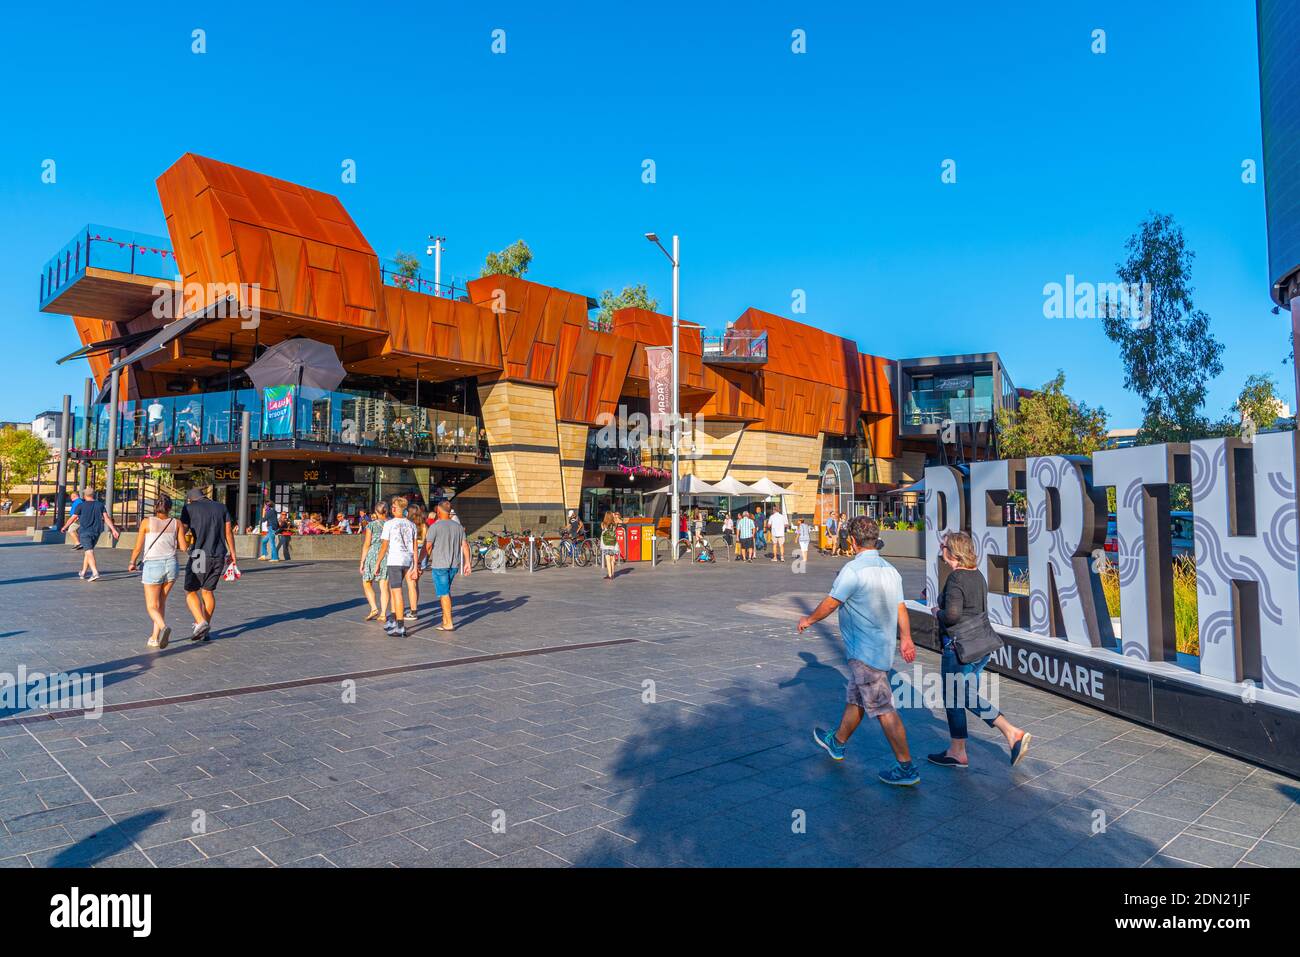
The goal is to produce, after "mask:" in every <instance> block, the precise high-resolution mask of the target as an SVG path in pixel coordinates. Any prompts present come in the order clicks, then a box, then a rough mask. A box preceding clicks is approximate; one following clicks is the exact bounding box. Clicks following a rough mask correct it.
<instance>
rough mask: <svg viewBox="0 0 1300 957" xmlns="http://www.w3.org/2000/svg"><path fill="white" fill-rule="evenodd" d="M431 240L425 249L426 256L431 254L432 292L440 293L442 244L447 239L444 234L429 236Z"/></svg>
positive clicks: (436, 294)
mask: <svg viewBox="0 0 1300 957" xmlns="http://www.w3.org/2000/svg"><path fill="white" fill-rule="evenodd" d="M429 239H430V240H431V242H430V243H429V245H428V247H427V248H426V249H425V251H424V254H425V255H426V256H433V294H434V295H435V296H441V295H442V244H443V243H445V242H446V241H447V237H446V236H430V237H429Z"/></svg>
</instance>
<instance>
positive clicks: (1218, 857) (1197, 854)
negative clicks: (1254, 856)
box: [1160, 834, 1246, 867]
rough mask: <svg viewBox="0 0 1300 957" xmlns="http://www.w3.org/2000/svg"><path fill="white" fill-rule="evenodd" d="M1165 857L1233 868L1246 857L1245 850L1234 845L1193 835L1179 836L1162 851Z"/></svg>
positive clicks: (1209, 865)
mask: <svg viewBox="0 0 1300 957" xmlns="http://www.w3.org/2000/svg"><path fill="white" fill-rule="evenodd" d="M1160 853H1161V855H1163V856H1165V857H1174V858H1177V859H1179V860H1183V861H1190V862H1191V863H1193V864H1202V865H1204V866H1206V867H1232V866H1233V865H1234V864H1236V863H1237V861H1239V860H1241V858H1242V857H1243V856H1245V853H1246V851H1245V849H1244V848H1241V847H1237V846H1234V845H1232V844H1224V843H1221V842H1219V841H1212V840H1207V839H1205V838H1203V837H1197V836H1194V835H1191V834H1179V835H1178V836H1177V837H1175V838H1174V839H1173V840H1172V841H1170V842H1169V843H1168V844H1166V845H1165V846H1164V848H1163V849H1161V851H1160Z"/></svg>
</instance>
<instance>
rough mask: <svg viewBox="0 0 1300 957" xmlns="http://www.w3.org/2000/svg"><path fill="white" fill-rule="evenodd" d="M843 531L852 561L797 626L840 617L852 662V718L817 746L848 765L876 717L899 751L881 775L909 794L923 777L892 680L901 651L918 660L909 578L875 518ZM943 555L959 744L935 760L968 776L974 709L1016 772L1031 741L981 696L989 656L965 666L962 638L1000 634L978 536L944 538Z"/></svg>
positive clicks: (950, 704) (941, 623)
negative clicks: (991, 615) (971, 632)
mask: <svg viewBox="0 0 1300 957" xmlns="http://www.w3.org/2000/svg"><path fill="white" fill-rule="evenodd" d="M842 528H843V532H844V537H845V540H846V548H847V551H848V553H849V554H850V555H852V559H851V560H850V561H848V562H847V563H846V564H845V565H844V567H843V568H841V569H840V571H839V574H838V575H836V577H835V582H834V583H833V584H832V585H831V589H830V593H829V594H828V595H827V596H826V597H825V598H823V599H822V600H821V603H820V604H818V606H817V607H816V609H814V610H813V612H812V613H811V614H809V615H805V616H804V617H802V618H800V619H799V624H798V631H799V632H800V633H802V632H804V631H806V630H807V629H808V628H809V627H811V626H812V625H813V624H815V623H817V622H819V621H821V620H823V619H825V618H827V617H829V616H830V615H831V613H832V612H836V613H838V620H839V627H840V636H841V638H842V640H843V641H844V649H845V656H846V657H847V658H848V668H849V680H848V683H847V685H846V688H845V705H844V710H843V712H842V714H841V715H840V718H839V721H838V722H837V723H836V724H835V725H834V726H831V727H825V728H823V727H816V728H814V729H813V740H814V741H816V743H817V744H818V745H820V746H821V747H822V748H823V749H825V751H826V752H827V754H829V755H830V756H831V758H833V759H834V760H836V761H843V760H844V758H845V753H846V749H847V746H848V742H849V739H850V738H851V737H852V736H853V733H854V732H855V731H856V730H857V729H858V726H859V725H860V724H861V722H862V719H863V718H864V717H867V718H874V719H876V721H877V723H878V724H879V725H880V729H881V731H882V732H883V733H884V735H885V739H886V740H887V741H888V742H889V746H890V748H891V749H892V751H893V753H894V764H893V765H892V766H890V767H888V768H885V769H884V770H882V771H881V772H880V774H879V778H880V780H881V781H883V782H884V783H885V784H892V785H898V786H903V787H910V786H912V785H915V784H918V783H920V780H921V775H920V772H919V771H918V770H917V767H916V765H915V764H914V763H913V761H912V755H911V751H910V750H909V748H908V743H907V732H906V730H905V729H904V727H903V721H902V719H901V718H900V717H899V715H898V710H897V707H896V704H895V700H894V691H893V687H892V686H891V684H890V677H889V676H890V671H891V668H892V666H893V661H894V652H895V647H897V651H898V653H899V655H901V657H902V659H903V661H905V662H907V663H908V664H911V663H912V662H914V661H915V660H916V646H915V644H914V643H913V641H912V630H911V621H910V619H909V617H908V613H907V606H906V604H905V603H904V600H903V580H902V576H900V575H899V573H898V570H897V569H895V568H894V566H893V565H891V564H890V563H889V562H887V561H886V560H885V559H884V558H882V557H881V555H880V552H879V549H878V545H879V539H880V530H879V526H878V525H877V524H876V521H875V520H874V519H871V518H867V517H866V516H858V517H855V518H853V519H849V520H847V521H846V522H845V523H844V525H843V526H842ZM942 557H943V561H944V562H945V563H946V565H947V566H948V569H949V573H948V576H947V580H946V581H945V583H944V587H943V593H942V595H941V597H940V600H939V602H938V603H937V604H936V605H935V606H934V608H933V614H934V615H935V618H936V623H937V625H938V627H939V629H940V636H941V640H942V649H943V654H942V659H941V665H940V668H941V672H942V677H943V679H944V680H943V689H944V711H945V714H946V716H947V721H948V732H949V739H950V740H949V745H948V748H947V749H946V750H944V751H941V752H938V753H935V754H931V755H929V756H928V760H929V761H930V763H931V764H934V765H937V766H939V767H943V768H950V769H958V770H959V769H963V768H966V767H968V766H969V763H970V758H969V755H968V753H967V750H966V740H967V730H966V711H968V710H969V711H972V712H973V713H974V714H975V715H976V716H977V717H979V718H980V719H981V720H983V721H984V722H985V723H986V724H988V726H989V727H991V728H994V729H995V730H997V731H999V732H1000V733H1001V734H1002V736H1003V737H1004V738H1005V740H1006V742H1007V746H1008V748H1009V750H1010V754H1011V764H1012V765H1015V764H1018V763H1019V762H1020V761H1021V759H1023V758H1024V756H1025V754H1026V753H1027V752H1028V750H1029V745H1030V741H1031V738H1032V736H1031V735H1030V734H1029V733H1028V732H1026V731H1023V730H1021V729H1020V728H1018V727H1016V726H1015V725H1013V724H1012V723H1011V722H1010V721H1009V720H1007V717H1006V716H1005V715H1004V714H1002V713H1001V712H1000V711H999V710H998V709H997V707H996V706H995V705H994V704H993V703H992V702H990V701H988V700H987V699H986V698H984V696H983V695H982V694H981V693H980V690H979V678H980V675H981V674H982V673H983V671H984V668H985V666H986V665H987V664H988V662H989V657H990V654H988V653H985V654H982V655H980V656H978V657H976V658H974V659H973V660H966V661H963V660H961V659H962V658H963V654H962V651H963V646H962V644H961V642H960V641H959V639H958V636H959V635H965V634H966V633H967V631H968V629H969V628H970V626H975V627H976V628H979V627H984V628H988V629H989V630H990V631H991V627H990V626H989V624H988V599H987V596H988V589H987V586H986V585H985V582H984V577H983V575H981V574H980V573H979V571H978V570H977V568H976V555H975V547H974V544H973V542H972V540H971V537H970V535H968V534H966V533H965V532H957V533H949V534H947V535H945V536H944V539H943V543H942Z"/></svg>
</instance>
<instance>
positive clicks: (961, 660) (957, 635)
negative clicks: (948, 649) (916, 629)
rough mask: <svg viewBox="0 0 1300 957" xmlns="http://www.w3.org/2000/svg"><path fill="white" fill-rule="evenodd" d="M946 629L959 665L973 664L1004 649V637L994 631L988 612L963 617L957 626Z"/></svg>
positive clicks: (949, 626) (948, 626)
mask: <svg viewBox="0 0 1300 957" xmlns="http://www.w3.org/2000/svg"><path fill="white" fill-rule="evenodd" d="M945 627H946V629H947V631H948V638H949V639H950V640H951V643H952V653H953V654H954V655H956V656H957V663H958V664H963V665H969V664H973V663H974V662H976V661H979V660H980V659H981V658H983V657H984V656H985V655H991V654H993V652H995V651H997V650H998V649H999V648H1001V647H1002V636H1001V635H999V634H998V633H997V632H996V631H994V630H993V626H992V625H991V624H990V623H989V615H988V612H980V613H979V614H973V615H971V616H970V617H969V618H968V617H966V616H965V615H963V616H962V617H961V618H960V619H959V620H958V621H957V623H956V624H955V625H946V626H945Z"/></svg>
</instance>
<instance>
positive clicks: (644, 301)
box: [596, 282, 659, 331]
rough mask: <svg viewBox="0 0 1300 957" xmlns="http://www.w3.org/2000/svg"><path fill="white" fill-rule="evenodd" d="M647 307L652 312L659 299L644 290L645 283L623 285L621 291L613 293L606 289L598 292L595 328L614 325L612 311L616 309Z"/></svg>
mask: <svg viewBox="0 0 1300 957" xmlns="http://www.w3.org/2000/svg"><path fill="white" fill-rule="evenodd" d="M633 308H635V309H649V310H650V311H651V312H654V311H655V310H656V309H658V308H659V300H658V299H655V298H654V297H653V296H651V295H650V293H649V292H648V291H647V290H646V287H645V283H643V282H639V283H637V284H636V285H635V286H624V287H623V291H622V292H620V293H618V294H615V293H614V291H613V290H612V289H606V290H605V291H604V292H602V293H601V294H600V312H598V313H596V328H597V329H604V330H606V331H608V330H609V329H612V328H613V326H614V312H615V311H616V310H618V309H633Z"/></svg>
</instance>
